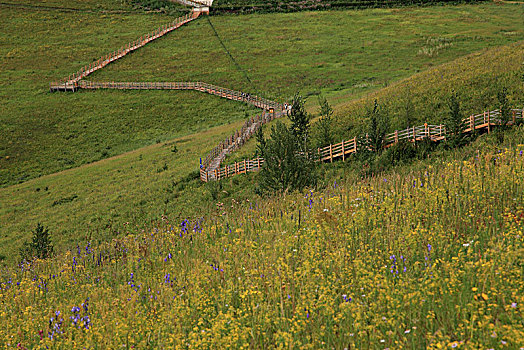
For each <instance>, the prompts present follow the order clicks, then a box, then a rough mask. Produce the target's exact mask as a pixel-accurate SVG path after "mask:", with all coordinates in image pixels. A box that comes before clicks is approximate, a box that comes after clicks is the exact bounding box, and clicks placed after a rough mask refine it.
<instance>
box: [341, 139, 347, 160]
mask: <svg viewBox="0 0 524 350" xmlns="http://www.w3.org/2000/svg"><path fill="white" fill-rule="evenodd" d="M345 160H346V151H345V150H344V140H342V161H343V162H344V161H345Z"/></svg>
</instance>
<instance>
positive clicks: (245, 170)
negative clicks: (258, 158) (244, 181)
mask: <svg viewBox="0 0 524 350" xmlns="http://www.w3.org/2000/svg"><path fill="white" fill-rule="evenodd" d="M244 173H247V168H246V160H245V159H244Z"/></svg>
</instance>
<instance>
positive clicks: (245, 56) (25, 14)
mask: <svg viewBox="0 0 524 350" xmlns="http://www.w3.org/2000/svg"><path fill="white" fill-rule="evenodd" d="M28 3H30V4H31V3H32V4H34V3H36V2H35V1H32V2H29V1H28ZM45 4H46V5H49V6H58V5H60V1H59V0H56V1H48V2H45ZM78 4H81V5H78ZM93 4H94V3H92V2H86V3H83V2H75V3H72V4H71V5H70V6H71V7H73V6H76V5H78V6H80V8H82V9H84V10H88V9H90V8H94V7H96V6H94V5H93ZM126 6H127V7H126ZM99 8H102V9H112V10H121V9H123V8H128V9H129V8H130V7H129V6H128V5H125V4H124V3H123V2H111V1H105V2H102V3H101V7H99ZM0 11H1V14H2V18H6V20H5V21H2V23H1V24H0V26H1V29H2V31H3V32H5V33H11V35H10V36H8V38H7V40H6V43H5V45H3V46H2V47H1V48H0V50H1V57H0V59H1V64H2V67H3V69H2V71H1V72H0V84H1V85H0V88H1V92H0V94H1V98H2V100H4V101H5V103H3V104H2V106H1V107H0V127H1V128H2V130H4V131H5V132H3V133H1V134H0V186H7V185H10V184H14V183H19V182H24V181H27V180H29V179H31V178H35V177H38V176H41V175H45V174H50V173H54V172H56V171H60V170H64V169H67V168H73V167H77V166H79V165H82V164H86V163H90V162H93V161H96V160H99V159H103V158H106V157H109V156H114V155H117V154H121V153H123V152H128V151H131V150H133V149H138V148H140V147H143V146H147V145H151V144H154V143H156V142H158V141H160V142H163V141H167V140H170V139H174V138H176V137H179V136H182V135H188V134H191V133H194V132H199V131H202V130H206V129H208V128H209V127H212V126H217V125H224V124H227V123H230V122H234V121H236V120H240V119H243V118H245V116H246V113H247V114H248V115H250V114H253V113H254V111H253V110H252V109H249V108H246V107H245V106H242V105H238V104H235V103H232V102H230V103H226V102H224V101H222V100H220V99H218V98H214V97H210V96H205V95H200V94H196V93H184V92H171V91H170V92H157V91H152V92H146V91H140V92H118V91H115V92H106V91H99V92H85V93H84V92H83V93H78V94H49V93H47V84H48V82H49V81H51V80H55V79H57V78H60V77H63V76H66V75H67V74H69V73H71V72H74V71H76V70H77V69H78V68H79V67H81V66H83V65H84V64H86V63H89V62H90V61H92V60H94V59H96V58H98V57H99V56H100V55H103V54H105V53H107V52H110V51H112V50H114V49H116V48H118V47H119V46H121V45H122V44H125V43H127V42H128V41H130V40H134V39H136V38H137V37H139V36H140V35H142V34H144V33H146V32H149V31H150V30H152V29H154V28H156V27H157V26H158V25H159V24H161V23H166V22H168V20H170V17H168V16H165V15H162V14H154V13H140V12H137V11H130V12H126V13H100V12H95V13H91V12H85V11H84V12H62V11H52V10H44V9H32V10H25V9H24V10H22V9H17V8H14V7H5V6H2V7H0ZM521 15H522V6H519V5H495V4H484V5H479V6H472V5H461V6H454V7H435V8H402V9H390V10H364V11H357V12H355V11H334V12H320V13H317V12H304V13H295V14H273V15H251V16H240V17H239V16H225V17H220V16H218V17H213V18H212V19H211V20H212V22H213V23H214V25H215V27H216V29H217V31H218V33H219V34H220V36H221V38H222V40H223V41H224V43H225V45H226V46H227V47H228V48H229V50H230V52H231V53H232V55H233V56H234V57H235V58H236V60H237V62H238V63H239V64H240V66H241V67H243V69H244V70H245V71H246V72H247V74H248V76H249V77H250V79H251V80H252V81H253V85H254V87H253V86H252V85H251V84H249V83H248V82H247V80H246V79H245V76H244V74H243V73H241V72H240V71H238V70H237V69H236V68H235V65H234V64H232V63H231V61H230V60H229V59H228V57H227V56H226V54H225V52H224V50H223V48H222V47H221V45H220V43H219V42H218V40H217V39H216V38H215V37H213V32H212V30H211V28H210V26H209V24H208V23H207V19H205V18H202V19H199V20H198V21H197V22H195V23H191V24H190V25H188V26H187V27H183V28H181V29H179V30H177V31H176V32H174V33H172V34H170V35H169V36H167V37H165V38H163V39H160V40H159V41H158V42H155V43H152V44H150V45H149V46H147V47H145V48H143V49H141V50H139V51H138V52H136V53H134V54H132V55H130V56H128V57H126V58H125V59H123V60H122V61H121V62H117V63H116V64H114V65H111V66H109V67H107V68H106V69H105V70H103V71H101V72H99V73H96V74H94V75H93V77H92V79H96V80H124V81H132V80H153V81H161V80H167V81H177V80H203V81H206V82H209V83H215V84H218V85H224V86H226V87H230V88H233V89H246V90H249V91H253V90H255V92H259V93H260V94H262V95H264V96H266V97H270V98H277V99H279V100H287V99H289V98H290V96H291V95H292V94H293V93H294V92H295V91H296V90H298V89H300V90H302V91H303V92H304V93H305V94H314V93H317V92H319V91H322V92H323V93H325V94H326V95H328V96H333V97H339V98H340V99H344V100H348V99H352V98H355V97H359V96H362V95H363V94H365V93H367V92H369V91H373V90H376V89H379V88H380V87H383V86H384V85H388V84H391V83H392V82H394V81H396V80H399V79H401V78H405V77H408V76H410V75H411V74H413V73H415V72H417V71H422V70H425V69H427V68H428V67H431V66H433V65H437V64H439V63H442V62H447V61H450V60H452V59H454V58H456V57H458V56H461V55H464V54H468V53H471V52H474V51H476V50H479V49H481V48H484V47H490V46H494V45H501V44H506V43H510V42H514V41H518V40H522V38H523V36H524V34H523V32H524V31H523V30H522V26H520V25H519V19H520V18H521ZM329 23H337V24H336V25H329ZM252 28H264V30H252ZM22 32H24V33H29V34H28V35H21V34H20V33H22ZM239 33H242V35H240V34H239ZM73 36H74V37H75V38H76V39H75V40H70V38H71V37H73ZM287 38H291V39H289V40H288V39H287ZM433 39H434V40H433ZM428 40H429V41H428ZM441 41H443V42H444V44H443V45H444V46H442V45H440V44H442V43H440V42H441ZM439 43H440V44H439ZM441 46H442V47H441ZM421 50H422V51H421ZM424 50H426V51H424ZM419 51H420V52H421V53H419ZM386 66H387V67H389V69H387V70H385V69H383V67H386ZM37 67H38V68H37ZM124 111H125V112H124ZM210 111H212V113H210ZM58 140H59V141H58ZM7 157H8V158H7ZM196 161H197V159H195V162H196Z"/></svg>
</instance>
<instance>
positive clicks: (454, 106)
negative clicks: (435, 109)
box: [446, 90, 466, 147]
mask: <svg viewBox="0 0 524 350" xmlns="http://www.w3.org/2000/svg"><path fill="white" fill-rule="evenodd" d="M448 108H449V114H448V118H447V120H446V129H447V132H448V136H447V138H448V142H449V143H450V145H451V146H452V147H456V146H460V145H462V143H463V142H464V130H465V129H466V124H465V123H464V116H463V115H462V112H461V110H460V101H459V98H458V94H457V93H456V92H455V91H454V90H453V91H452V92H451V95H450V96H449V98H448Z"/></svg>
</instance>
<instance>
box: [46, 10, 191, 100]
mask: <svg viewBox="0 0 524 350" xmlns="http://www.w3.org/2000/svg"><path fill="white" fill-rule="evenodd" d="M199 15H200V12H199V11H192V12H191V13H189V14H187V15H185V16H182V17H178V18H177V19H175V20H174V21H173V22H171V23H168V24H165V25H163V26H162V27H160V28H158V29H156V30H155V31H153V32H151V33H148V34H146V35H143V36H141V37H140V39H137V40H135V41H133V42H130V43H128V44H127V45H126V46H123V47H122V48H120V49H119V50H116V51H113V52H111V53H110V54H107V55H105V56H103V57H101V58H100V59H98V60H96V61H94V62H92V63H90V64H87V65H85V66H84V67H82V68H81V69H80V70H79V71H78V72H76V73H73V74H71V75H69V76H68V77H65V78H63V79H61V80H60V81H57V82H51V83H49V89H50V90H51V91H76V90H78V88H79V82H80V80H81V79H83V78H85V77H87V76H88V75H89V74H91V73H93V72H95V71H97V70H99V69H101V68H104V67H105V66H107V65H108V64H109V63H111V62H114V61H116V60H118V59H120V58H122V57H124V56H125V55H127V54H128V53H130V52H132V51H134V50H137V49H139V48H141V47H142V46H144V45H146V44H148V43H150V42H151V41H153V40H155V39H157V38H160V37H161V36H164V35H165V34H167V33H169V32H171V31H173V30H175V29H177V28H180V27H181V26H183V25H184V24H186V23H188V22H191V21H192V20H194V19H195V18H197V17H198V16H199Z"/></svg>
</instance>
